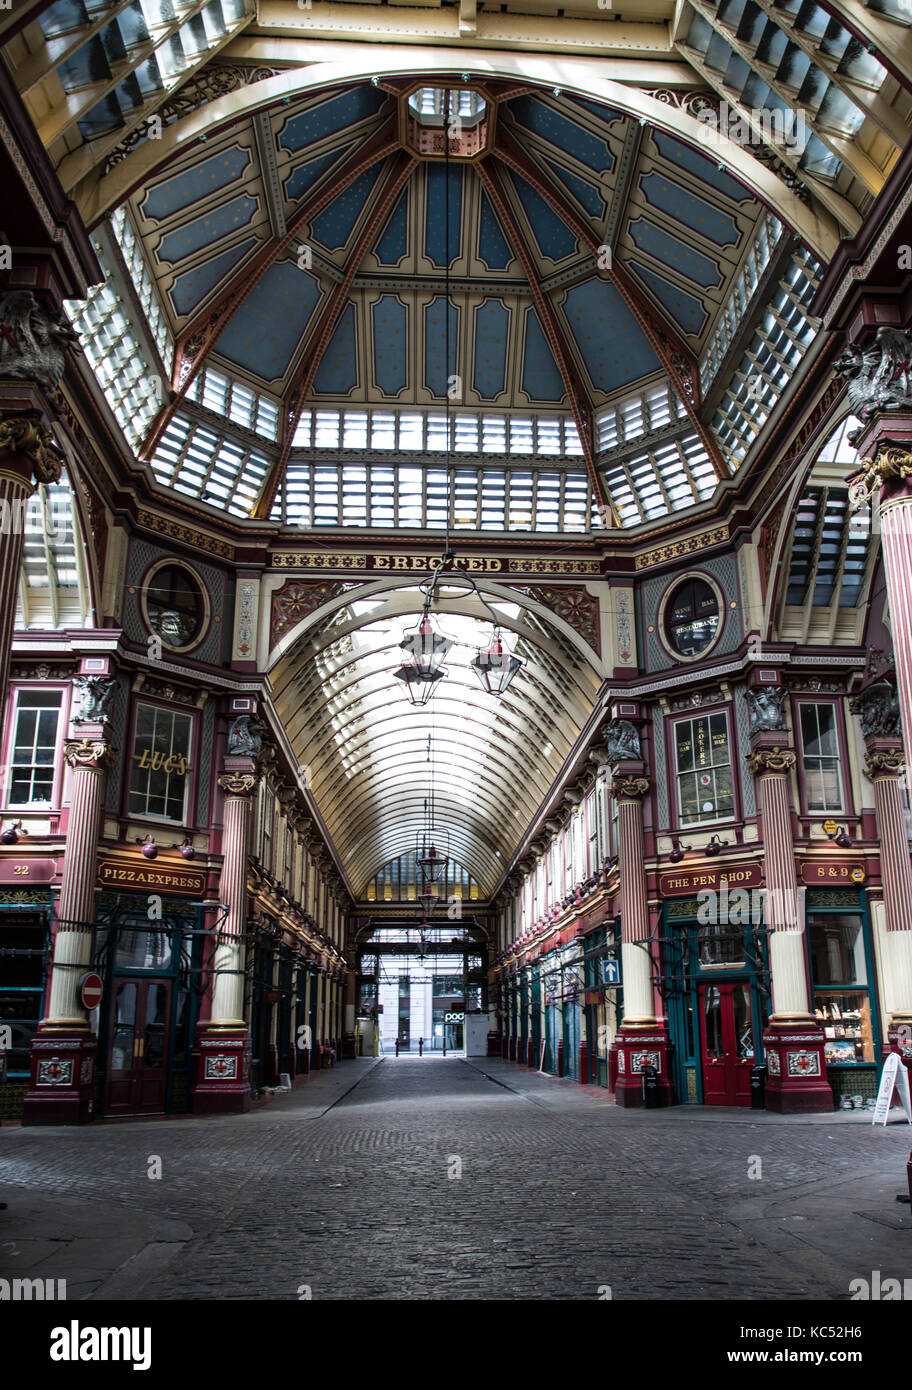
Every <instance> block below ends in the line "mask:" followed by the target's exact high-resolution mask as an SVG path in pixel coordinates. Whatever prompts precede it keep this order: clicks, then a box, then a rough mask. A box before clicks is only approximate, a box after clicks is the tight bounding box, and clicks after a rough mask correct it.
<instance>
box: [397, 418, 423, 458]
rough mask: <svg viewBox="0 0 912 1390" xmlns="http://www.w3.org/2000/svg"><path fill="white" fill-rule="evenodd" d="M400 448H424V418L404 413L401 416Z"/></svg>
mask: <svg viewBox="0 0 912 1390" xmlns="http://www.w3.org/2000/svg"><path fill="white" fill-rule="evenodd" d="M399 448H400V449H402V450H403V451H404V450H406V449H423V448H424V416H423V415H413V414H407V413H403V414H401V415H400V416H399Z"/></svg>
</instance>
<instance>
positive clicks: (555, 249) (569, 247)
mask: <svg viewBox="0 0 912 1390" xmlns="http://www.w3.org/2000/svg"><path fill="white" fill-rule="evenodd" d="M510 177H511V178H512V180H513V187H514V188H515V189H516V193H517V196H518V197H519V201H520V202H521V203H522V206H523V210H524V211H525V214H526V217H527V218H528V219H529V226H530V227H531V228H532V232H533V235H534V237H535V240H536V241H537V242H538V247H539V250H540V251H541V253H542V255H543V256H547V257H548V258H549V259H550V260H552V261H562V260H564V258H565V257H566V256H572V255H573V254H574V252H575V251H577V250H578V243H577V240H576V237H575V236H574V235H573V233H572V232H571V231H570V228H569V227H568V226H567V225H566V223H565V222H562V221H561V219H560V218H559V217H558V215H557V213H556V212H555V211H554V210H553V208H552V207H551V205H550V203H546V202H545V200H544V198H543V197H542V196H541V194H540V193H537V192H536V191H535V189H534V188H533V187H532V185H531V184H529V183H526V180H525V179H524V178H522V177H521V176H520V175H519V174H516V173H514V172H513V170H512V169H511V170H510Z"/></svg>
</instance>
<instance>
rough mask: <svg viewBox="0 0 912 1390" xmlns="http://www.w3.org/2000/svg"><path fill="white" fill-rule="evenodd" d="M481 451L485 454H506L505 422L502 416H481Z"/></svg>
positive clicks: (504, 417)
mask: <svg viewBox="0 0 912 1390" xmlns="http://www.w3.org/2000/svg"><path fill="white" fill-rule="evenodd" d="M481 450H482V453H485V454H505V453H506V452H507V420H506V416H504V415H482V417H481Z"/></svg>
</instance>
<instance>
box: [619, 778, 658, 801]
mask: <svg viewBox="0 0 912 1390" xmlns="http://www.w3.org/2000/svg"><path fill="white" fill-rule="evenodd" d="M610 790H611V795H612V796H613V797H614V799H615V801H618V800H620V798H621V797H623V798H624V799H625V800H626V801H641V800H642V799H643V797H644V796H645V795H646V793H647V792H648V791H649V778H648V777H615V778H614V780H613V781H612V783H611V788H610Z"/></svg>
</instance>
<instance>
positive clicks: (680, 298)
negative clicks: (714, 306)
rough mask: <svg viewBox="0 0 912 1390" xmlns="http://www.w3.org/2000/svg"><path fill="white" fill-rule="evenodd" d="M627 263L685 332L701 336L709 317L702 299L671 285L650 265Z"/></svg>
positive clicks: (634, 262)
mask: <svg viewBox="0 0 912 1390" xmlns="http://www.w3.org/2000/svg"><path fill="white" fill-rule="evenodd" d="M627 265H628V267H629V268H630V270H632V271H633V273H634V275H636V277H637V279H638V280H640V281H642V283H643V284H644V285H645V286H646V287H647V289H649V290H651V291H652V293H653V295H654V296H655V298H656V299H657V300H658V301H659V303H660V304H661V305H662V307H663V308H664V309H666V310H667V311H668V313H669V314H670V316H671V317H672V318H673V319H674V321H675V322H676V323H677V324H678V325H679V326H680V327H681V328H682V329H683V330H684V332H685V333H688V334H690V335H692V336H696V337H699V335H700V334H701V333H702V332H703V329H704V327H705V326H706V320H707V318H708V317H709V315H708V314H707V312H706V310H705V309H704V307H703V305H702V303H701V302H700V300H699V299H696V298H695V297H694V296H693V295H692V294H688V293H687V291H686V290H681V289H678V287H677V286H676V285H670V284H669V283H668V281H667V280H665V279H664V278H663V277H662V276H661V275H659V274H658V273H657V272H656V271H655V270H652V269H651V268H650V267H649V266H645V265H640V264H639V262H638V261H628V262H627Z"/></svg>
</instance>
